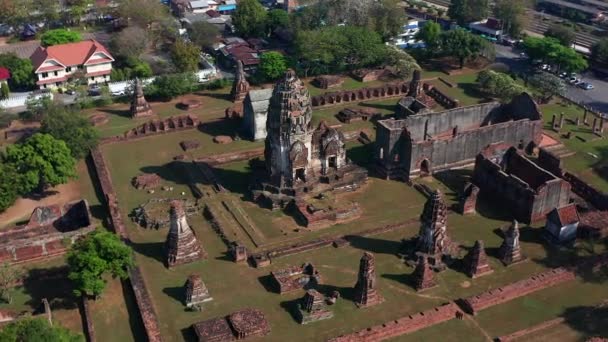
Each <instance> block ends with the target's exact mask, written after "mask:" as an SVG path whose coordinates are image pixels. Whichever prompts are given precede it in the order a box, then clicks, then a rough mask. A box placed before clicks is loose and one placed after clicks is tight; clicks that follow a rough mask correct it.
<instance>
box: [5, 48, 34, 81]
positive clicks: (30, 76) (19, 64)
mask: <svg viewBox="0 0 608 342" xmlns="http://www.w3.org/2000/svg"><path fill="white" fill-rule="evenodd" d="M0 66H1V67H4V68H7V69H8V70H9V71H10V72H11V78H9V80H8V85H9V86H10V88H11V89H13V90H28V89H30V88H31V87H32V86H33V85H34V83H35V81H34V67H33V66H32V61H31V60H30V59H29V58H23V59H22V58H19V57H17V55H16V54H14V53H4V54H0Z"/></svg>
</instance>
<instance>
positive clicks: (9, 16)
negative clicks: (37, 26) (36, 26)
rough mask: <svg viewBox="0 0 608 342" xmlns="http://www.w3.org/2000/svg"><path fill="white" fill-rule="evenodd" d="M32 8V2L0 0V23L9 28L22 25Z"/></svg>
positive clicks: (29, 0)
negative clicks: (9, 26) (7, 25)
mask: <svg viewBox="0 0 608 342" xmlns="http://www.w3.org/2000/svg"><path fill="white" fill-rule="evenodd" d="M32 8H33V3H32V0H0V22H1V23H7V24H9V25H11V26H19V25H23V24H25V23H26V22H27V20H28V17H29V15H30V13H31V11H32Z"/></svg>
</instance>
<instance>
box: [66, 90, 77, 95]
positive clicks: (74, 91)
mask: <svg viewBox="0 0 608 342" xmlns="http://www.w3.org/2000/svg"><path fill="white" fill-rule="evenodd" d="M65 93H66V94H68V95H76V90H74V89H68V90H66V91H65Z"/></svg>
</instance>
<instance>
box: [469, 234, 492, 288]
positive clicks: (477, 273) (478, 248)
mask: <svg viewBox="0 0 608 342" xmlns="http://www.w3.org/2000/svg"><path fill="white" fill-rule="evenodd" d="M464 264H465V268H466V269H465V272H466V273H467V275H468V276H469V277H471V278H473V279H475V278H477V277H481V276H484V275H487V274H490V273H492V272H494V270H492V268H491V267H490V264H488V256H487V255H486V251H485V249H484V247H483V241H482V240H477V241H475V245H474V246H473V249H472V250H471V252H469V254H468V255H467V256H466V258H465V263H464Z"/></svg>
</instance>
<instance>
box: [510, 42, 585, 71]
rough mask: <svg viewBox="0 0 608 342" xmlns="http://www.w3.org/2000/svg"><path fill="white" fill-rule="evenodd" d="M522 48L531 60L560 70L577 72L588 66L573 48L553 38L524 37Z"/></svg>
mask: <svg viewBox="0 0 608 342" xmlns="http://www.w3.org/2000/svg"><path fill="white" fill-rule="evenodd" d="M522 48H523V50H524V51H525V52H526V54H528V56H529V57H530V58H531V59H533V60H535V59H538V60H541V61H543V62H544V63H549V64H552V65H555V66H557V67H558V69H560V70H565V71H568V72H579V71H582V70H584V69H586V68H587V66H588V64H587V61H586V60H585V58H584V57H583V56H582V55H581V54H579V53H577V52H576V51H575V50H574V49H573V48H570V47H568V46H564V45H562V44H561V43H560V42H559V41H558V40H557V39H555V38H550V37H545V38H538V37H526V38H525V39H524V42H523V44H522Z"/></svg>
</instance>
